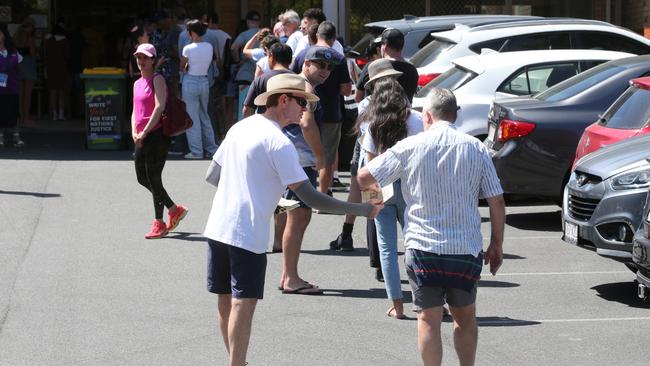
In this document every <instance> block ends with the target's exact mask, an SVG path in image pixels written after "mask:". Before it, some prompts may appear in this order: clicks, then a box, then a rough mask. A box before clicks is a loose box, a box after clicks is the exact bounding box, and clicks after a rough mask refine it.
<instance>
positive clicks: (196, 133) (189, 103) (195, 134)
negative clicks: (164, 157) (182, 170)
mask: <svg viewBox="0 0 650 366" xmlns="http://www.w3.org/2000/svg"><path fill="white" fill-rule="evenodd" d="M182 89H183V101H184V102H185V106H186V107H187V114H189V115H190V118H192V122H194V123H193V124H192V127H191V128H190V129H188V130H187V131H185V134H186V135H187V144H188V145H189V148H190V152H191V153H192V154H193V155H198V156H203V155H204V154H203V153H204V151H205V153H206V154H209V155H210V156H212V155H214V153H215V152H217V143H216V142H215V140H214V130H213V129H212V122H211V121H210V116H209V115H208V103H209V102H210V85H209V83H208V78H207V77H205V76H196V75H185V76H184V77H183V87H182Z"/></svg>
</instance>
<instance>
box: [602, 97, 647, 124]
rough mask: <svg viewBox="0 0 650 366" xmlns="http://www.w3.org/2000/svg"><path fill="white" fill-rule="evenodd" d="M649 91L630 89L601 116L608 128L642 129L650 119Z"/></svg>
mask: <svg viewBox="0 0 650 366" xmlns="http://www.w3.org/2000/svg"><path fill="white" fill-rule="evenodd" d="M648 100H650V90H645V89H639V88H637V87H630V88H629V89H628V90H627V91H625V93H623V95H621V97H620V98H619V99H618V100H617V101H616V102H615V104H614V106H613V107H612V108H610V110H609V111H607V113H606V114H605V115H604V116H603V118H602V121H603V122H601V123H602V124H603V125H605V126H607V127H609V128H620V129H625V130H633V129H637V128H642V127H643V126H645V125H646V124H647V123H648V119H650V103H648Z"/></svg>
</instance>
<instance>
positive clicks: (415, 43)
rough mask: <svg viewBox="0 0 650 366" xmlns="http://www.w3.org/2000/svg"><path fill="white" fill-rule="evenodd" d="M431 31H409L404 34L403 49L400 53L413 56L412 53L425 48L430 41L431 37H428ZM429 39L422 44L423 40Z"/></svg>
mask: <svg viewBox="0 0 650 366" xmlns="http://www.w3.org/2000/svg"><path fill="white" fill-rule="evenodd" d="M430 33H431V31H429V30H417V31H410V32H408V33H407V34H406V36H405V37H404V49H403V50H402V52H403V53H404V54H405V55H409V56H413V54H414V53H416V52H417V51H419V50H420V49H421V48H422V47H424V46H426V45H427V44H428V43H429V42H430V41H432V40H433V39H432V37H430V36H429V34H430ZM426 38H429V41H427V42H426V43H425V42H424V39H426Z"/></svg>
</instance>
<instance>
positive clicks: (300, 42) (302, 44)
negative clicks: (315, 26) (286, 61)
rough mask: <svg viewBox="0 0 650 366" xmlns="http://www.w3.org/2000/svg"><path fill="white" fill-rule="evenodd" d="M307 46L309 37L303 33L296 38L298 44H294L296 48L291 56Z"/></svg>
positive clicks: (294, 55)
mask: <svg viewBox="0 0 650 366" xmlns="http://www.w3.org/2000/svg"><path fill="white" fill-rule="evenodd" d="M308 46H309V37H307V36H306V35H303V36H302V38H300V39H299V40H298V45H297V46H296V49H295V50H294V51H293V57H294V58H295V57H296V55H298V54H299V53H300V51H302V50H304V49H305V48H307V47H308Z"/></svg>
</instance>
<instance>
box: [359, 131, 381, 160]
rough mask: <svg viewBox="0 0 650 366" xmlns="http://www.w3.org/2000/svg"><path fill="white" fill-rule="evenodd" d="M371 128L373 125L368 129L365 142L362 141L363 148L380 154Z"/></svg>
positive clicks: (364, 138)
mask: <svg viewBox="0 0 650 366" xmlns="http://www.w3.org/2000/svg"><path fill="white" fill-rule="evenodd" d="M371 129H372V127H370V128H367V129H366V132H365V135H364V137H363V142H362V143H361V148H362V149H363V150H365V151H366V152H369V153H371V154H375V155H379V152H378V151H377V147H376V146H375V140H374V139H373V138H372V135H371V134H370V130H371Z"/></svg>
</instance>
